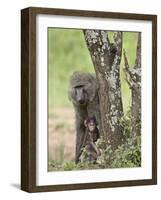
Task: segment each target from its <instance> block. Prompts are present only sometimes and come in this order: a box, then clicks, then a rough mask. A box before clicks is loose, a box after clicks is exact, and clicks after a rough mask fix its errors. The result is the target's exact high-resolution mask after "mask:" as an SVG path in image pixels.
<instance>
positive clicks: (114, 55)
mask: <svg viewBox="0 0 161 200" xmlns="http://www.w3.org/2000/svg"><path fill="white" fill-rule="evenodd" d="M84 35H85V40H86V44H87V47H88V49H89V52H90V55H91V58H92V61H93V65H94V68H95V72H96V77H97V81H98V83H99V101H100V112H101V124H102V131H103V135H104V137H105V139H106V142H107V144H108V145H111V147H112V148H116V147H117V146H118V145H119V144H121V142H122V138H123V130H122V127H121V125H120V123H119V121H120V118H121V117H122V116H123V106H122V98H121V86H120V61H121V54H122V33H121V32H115V33H114V44H113V43H110V40H109V38H108V32H107V31H102V30H101V31H100V30H84Z"/></svg>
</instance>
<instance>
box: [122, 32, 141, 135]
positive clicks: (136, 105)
mask: <svg viewBox="0 0 161 200" xmlns="http://www.w3.org/2000/svg"><path fill="white" fill-rule="evenodd" d="M124 72H125V76H126V81H127V83H128V85H129V87H130V89H131V94H132V103H131V121H132V134H131V136H134V137H135V136H136V135H140V134H141V33H138V41H137V49H136V59H135V65H134V67H133V68H130V66H129V63H128V59H127V55H126V51H125V50H124Z"/></svg>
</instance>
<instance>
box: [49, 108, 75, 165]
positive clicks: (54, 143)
mask: <svg viewBox="0 0 161 200" xmlns="http://www.w3.org/2000/svg"><path fill="white" fill-rule="evenodd" d="M74 154H75V128H74V111H73V109H72V108H66V107H64V108H55V109H54V110H52V111H50V115H49V120H48V155H49V160H55V161H56V162H59V163H63V162H65V161H72V160H74Z"/></svg>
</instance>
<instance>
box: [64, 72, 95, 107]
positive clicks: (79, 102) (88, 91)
mask: <svg viewBox="0 0 161 200" xmlns="http://www.w3.org/2000/svg"><path fill="white" fill-rule="evenodd" d="M96 91H97V84H96V78H95V77H94V76H93V75H92V74H90V73H85V72H74V73H73V74H72V76H71V77H70V82H69V89H68V96H69V99H70V100H71V101H72V103H73V104H74V105H75V106H87V104H88V103H89V102H91V101H93V99H94V97H95V95H96Z"/></svg>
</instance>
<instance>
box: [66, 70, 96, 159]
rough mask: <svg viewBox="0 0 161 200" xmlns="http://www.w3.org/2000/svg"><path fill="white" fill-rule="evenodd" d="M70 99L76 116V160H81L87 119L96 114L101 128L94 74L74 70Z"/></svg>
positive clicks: (71, 79)
mask: <svg viewBox="0 0 161 200" xmlns="http://www.w3.org/2000/svg"><path fill="white" fill-rule="evenodd" d="M69 99H70V100H71V101H72V103H73V106H74V110H75V118H76V154H75V161H76V163H77V162H78V161H79V157H80V154H81V148H82V144H83V141H84V136H85V130H86V127H85V125H84V121H85V119H86V118H87V116H88V117H92V116H95V117H96V120H97V122H98V126H99V128H100V110H99V98H98V85H97V82H96V78H95V76H94V75H92V74H90V73H84V72H74V73H73V75H72V76H71V78H70V84H69Z"/></svg>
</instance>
